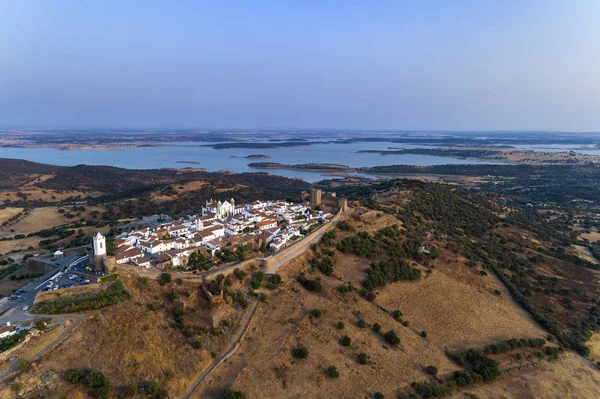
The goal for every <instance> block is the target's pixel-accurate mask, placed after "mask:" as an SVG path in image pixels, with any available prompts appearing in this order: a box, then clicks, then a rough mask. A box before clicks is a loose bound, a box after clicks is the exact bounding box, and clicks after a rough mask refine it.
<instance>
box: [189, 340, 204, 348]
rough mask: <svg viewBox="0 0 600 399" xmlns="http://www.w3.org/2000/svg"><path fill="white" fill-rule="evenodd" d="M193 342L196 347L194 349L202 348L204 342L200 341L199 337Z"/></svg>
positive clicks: (193, 346)
mask: <svg viewBox="0 0 600 399" xmlns="http://www.w3.org/2000/svg"><path fill="white" fill-rule="evenodd" d="M191 344H192V348H194V349H200V348H202V342H200V340H199V339H195V340H193V341H192V343H191Z"/></svg>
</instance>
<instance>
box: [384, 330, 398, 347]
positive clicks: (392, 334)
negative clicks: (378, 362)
mask: <svg viewBox="0 0 600 399" xmlns="http://www.w3.org/2000/svg"><path fill="white" fill-rule="evenodd" d="M384 338H385V342H387V343H388V344H390V345H398V344H400V337H399V336H398V333H396V331H394V330H390V331H388V332H386V333H385V335H384Z"/></svg>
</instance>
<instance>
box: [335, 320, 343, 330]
mask: <svg viewBox="0 0 600 399" xmlns="http://www.w3.org/2000/svg"><path fill="white" fill-rule="evenodd" d="M344 327H346V326H345V325H344V322H343V321H338V323H337V324H336V325H335V328H337V329H338V330H343V329H344Z"/></svg>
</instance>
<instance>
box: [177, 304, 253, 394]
mask: <svg viewBox="0 0 600 399" xmlns="http://www.w3.org/2000/svg"><path fill="white" fill-rule="evenodd" d="M259 304H260V300H256V301H255V302H254V305H252V309H250V312H248V315H247V316H246V319H245V320H244V323H243V324H242V326H241V327H240V329H239V330H238V332H237V334H236V335H235V338H234V339H233V341H231V343H230V344H229V346H228V347H227V348H226V349H225V350H224V351H223V353H221V355H219V357H218V358H216V359H215V361H214V362H212V364H211V365H210V366H209V367H208V368H207V369H206V370H204V372H203V373H202V374H200V376H199V377H198V378H197V379H196V381H194V383H193V384H192V386H191V387H190V389H189V390H188V391H187V393H186V394H185V395H184V396H183V398H184V399H189V398H191V397H192V395H193V394H194V391H196V389H197V388H198V386H200V384H202V381H204V380H205V379H206V377H208V375H209V374H210V373H211V372H212V371H213V370H214V369H215V368H216V367H217V366H218V365H219V364H220V363H221V362H223V361H224V360H225V359H227V358H228V357H229V356H231V355H233V354H234V353H235V351H236V350H237V348H238V347H239V346H240V343H241V342H242V339H243V338H244V334H245V333H246V331H248V327H249V326H250V322H251V321H252V318H253V317H254V314H255V313H256V310H257V309H258V305H259Z"/></svg>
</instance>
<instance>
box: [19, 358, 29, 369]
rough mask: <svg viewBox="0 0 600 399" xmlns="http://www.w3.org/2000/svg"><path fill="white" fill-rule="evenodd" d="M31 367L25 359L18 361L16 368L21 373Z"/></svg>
mask: <svg viewBox="0 0 600 399" xmlns="http://www.w3.org/2000/svg"><path fill="white" fill-rule="evenodd" d="M30 367H31V362H30V361H29V360H27V359H20V360H19V366H18V370H19V371H21V372H25V371H27V370H29V368H30Z"/></svg>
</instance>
